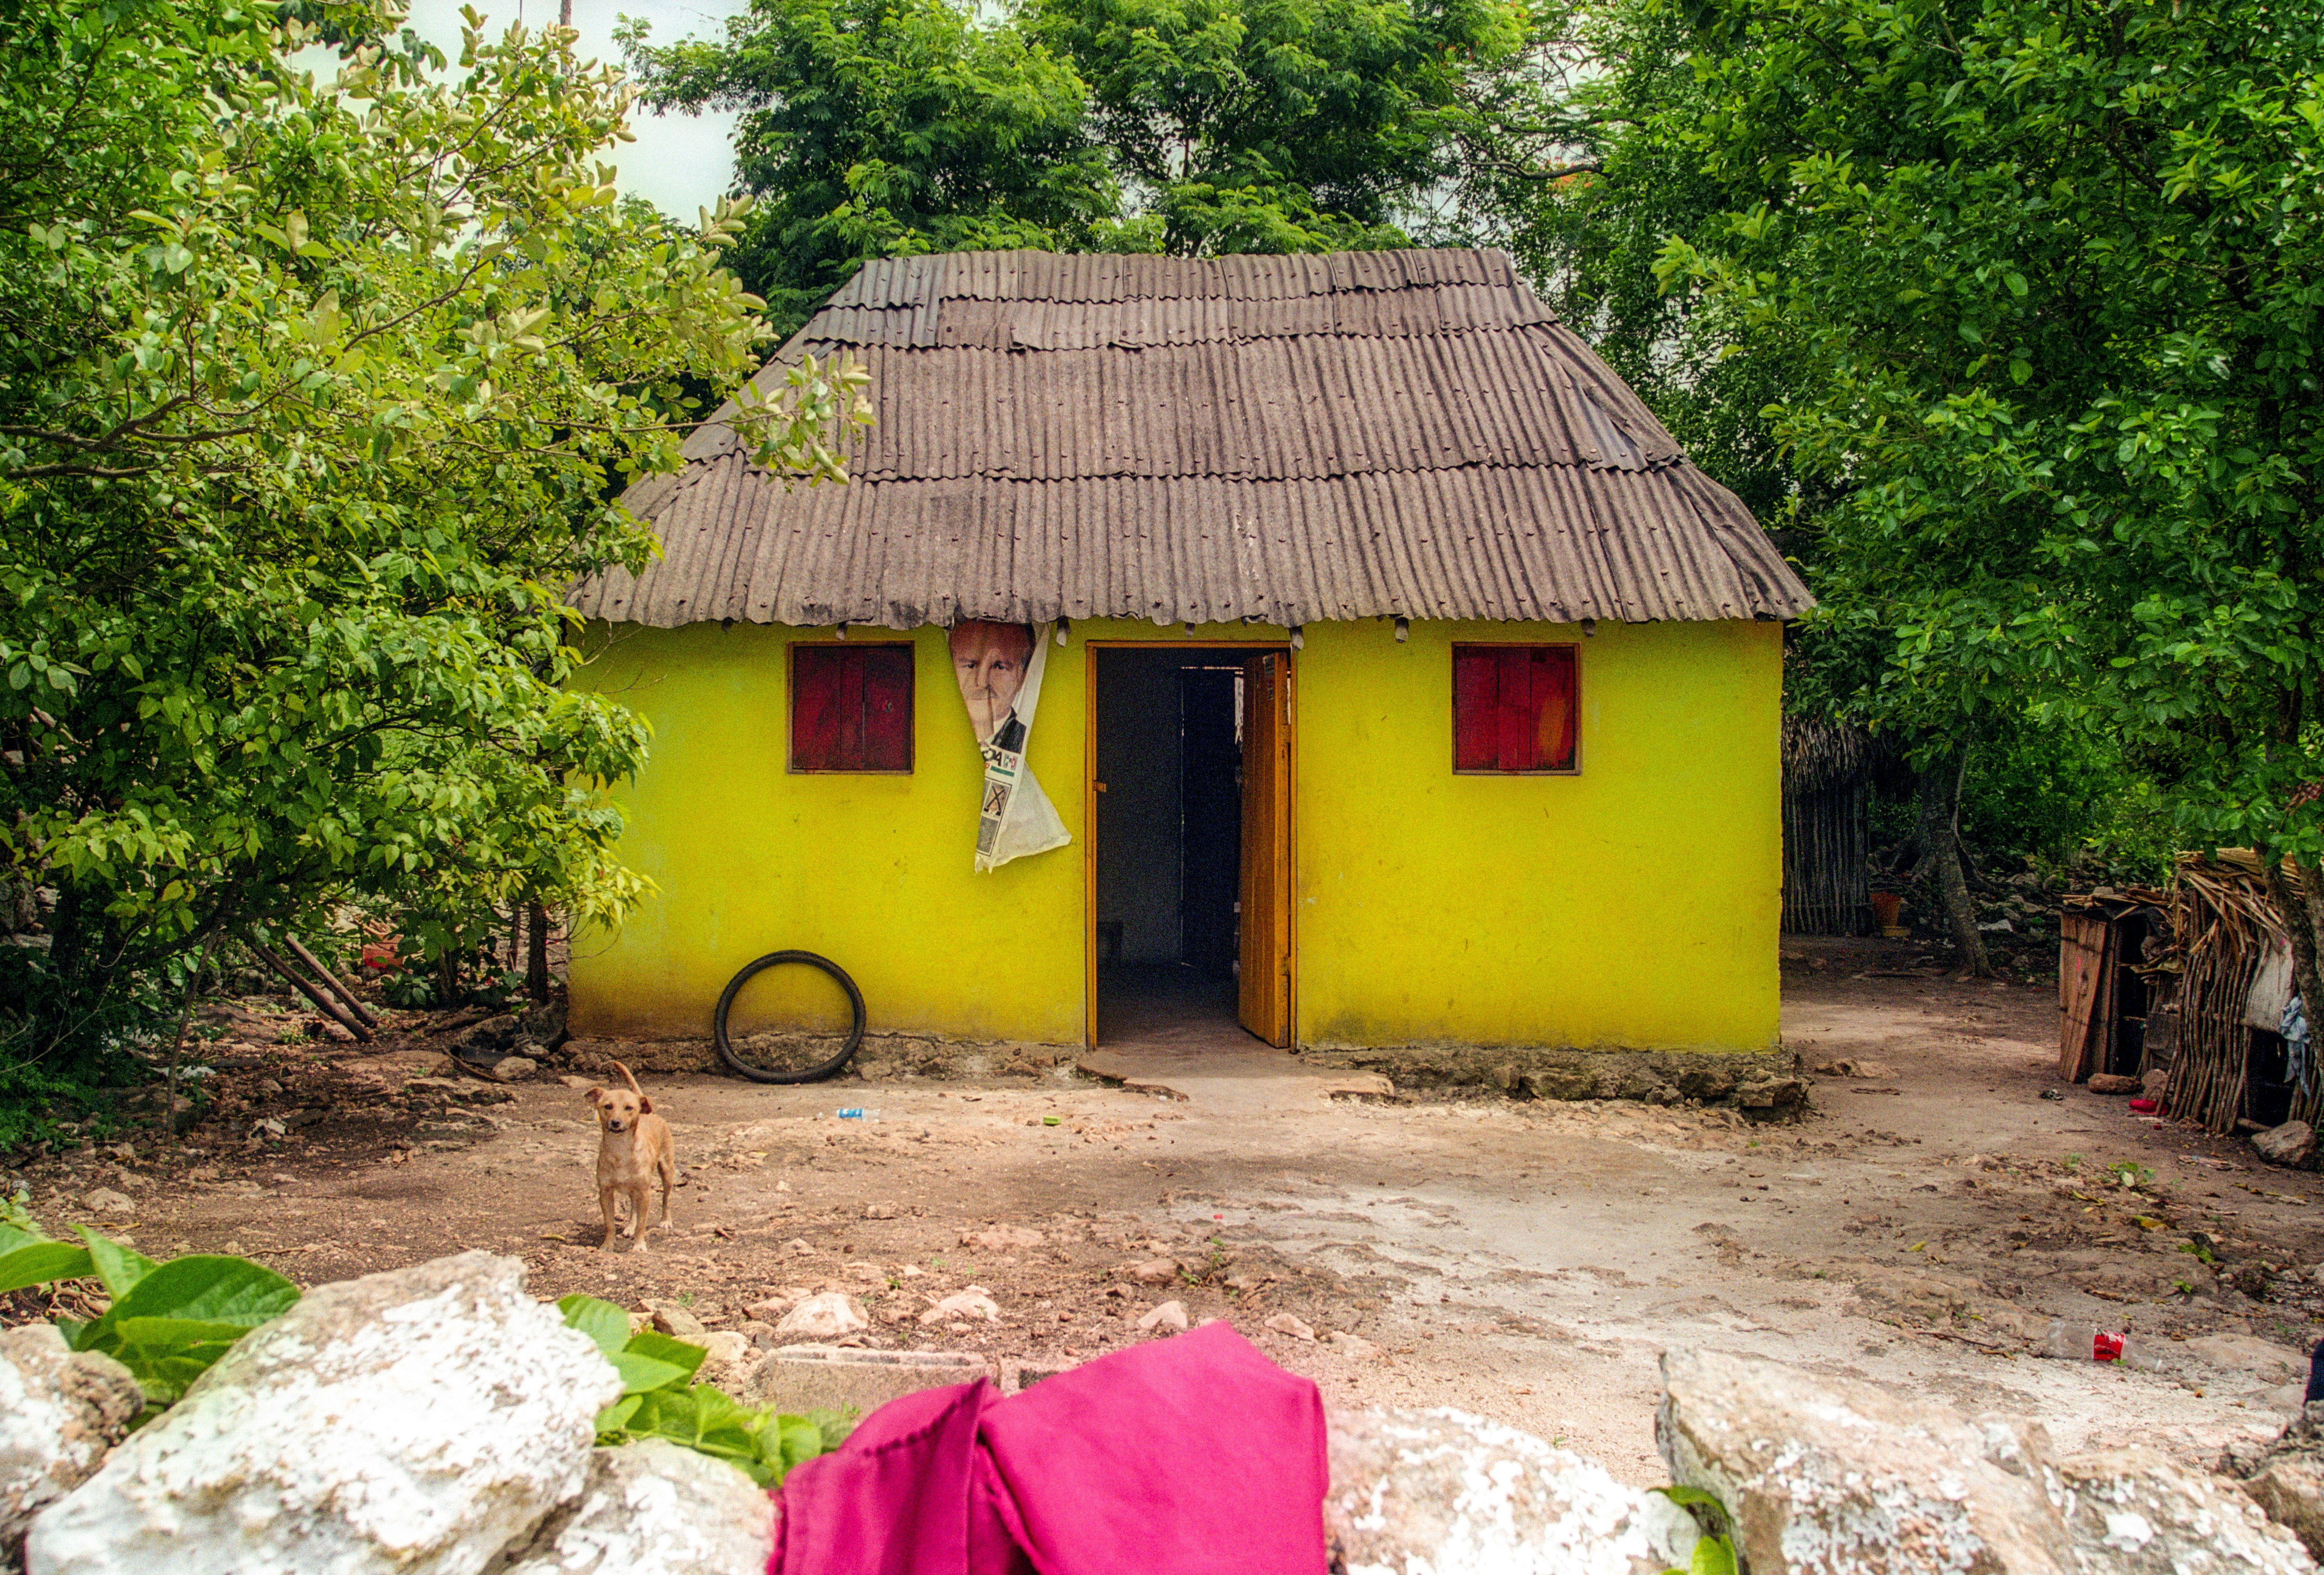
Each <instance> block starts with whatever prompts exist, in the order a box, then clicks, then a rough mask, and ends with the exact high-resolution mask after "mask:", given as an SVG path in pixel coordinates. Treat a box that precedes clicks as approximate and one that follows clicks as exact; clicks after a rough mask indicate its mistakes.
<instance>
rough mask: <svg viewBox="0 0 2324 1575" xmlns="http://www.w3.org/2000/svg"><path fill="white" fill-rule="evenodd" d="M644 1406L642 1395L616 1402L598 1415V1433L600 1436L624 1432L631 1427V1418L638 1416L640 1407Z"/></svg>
mask: <svg viewBox="0 0 2324 1575" xmlns="http://www.w3.org/2000/svg"><path fill="white" fill-rule="evenodd" d="M642 1404H645V1398H644V1396H643V1395H640V1394H632V1395H628V1396H626V1397H624V1398H622V1399H620V1400H616V1401H614V1402H613V1404H611V1405H608V1406H607V1407H605V1409H604V1410H603V1411H601V1412H599V1413H597V1431H598V1432H599V1433H600V1434H604V1433H613V1432H621V1431H623V1430H625V1429H626V1428H628V1426H629V1425H630V1418H631V1417H632V1416H635V1415H636V1414H637V1411H638V1407H639V1406H640V1405H642Z"/></svg>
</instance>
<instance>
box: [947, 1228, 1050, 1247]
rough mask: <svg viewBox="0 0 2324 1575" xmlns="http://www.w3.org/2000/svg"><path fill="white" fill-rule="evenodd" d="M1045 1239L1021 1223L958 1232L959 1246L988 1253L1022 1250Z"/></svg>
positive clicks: (1039, 1243)
mask: <svg viewBox="0 0 2324 1575" xmlns="http://www.w3.org/2000/svg"><path fill="white" fill-rule="evenodd" d="M1047 1240H1048V1238H1047V1237H1045V1236H1043V1235H1042V1234H1041V1233H1040V1232H1039V1231H1037V1230H1028V1229H1027V1228H1025V1227H1024V1226H1021V1225H996V1226H993V1227H992V1228H990V1229H987V1230H964V1231H962V1232H961V1233H960V1245H961V1246H970V1247H975V1248H977V1249H978V1250H979V1251H981V1252H989V1253H1014V1252H1023V1251H1024V1250H1025V1249H1026V1248H1028V1247H1036V1246H1041V1245H1043V1244H1044V1243H1045V1242H1047Z"/></svg>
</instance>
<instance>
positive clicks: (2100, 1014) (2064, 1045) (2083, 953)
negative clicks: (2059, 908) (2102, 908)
mask: <svg viewBox="0 0 2324 1575" xmlns="http://www.w3.org/2000/svg"><path fill="white" fill-rule="evenodd" d="M2058 940H2059V945H2058V1076H2059V1077H2061V1078H2062V1079H2065V1080H2066V1081H2067V1082H2070V1083H2079V1082H2080V1081H2081V1080H2082V1079H2084V1078H2087V1077H2089V1075H2090V1073H2091V1071H2092V1070H2094V1068H2093V1064H2092V1063H2093V1062H2094V1061H2097V1059H2098V1056H2097V1050H2098V1044H2097V1040H2098V1031H2099V1030H2100V1029H2101V1027H2103V1026H2105V1025H2106V1024H2107V1020H2108V1019H2109V1018H2110V1017H2111V1016H2112V1014H2111V1013H2109V1012H2107V1010H2106V1008H2107V1005H2108V1004H2109V1003H2107V1001H2106V1000H2105V999H2104V998H2103V994H2104V992H2103V988H2102V987H2103V986H2104V985H2105V983H2106V977H2107V963H2108V962H2109V961H2111V960H2112V959H2110V958H2109V957H2108V956H2107V952H2108V950H2110V949H2111V948H2112V946H2113V944H2114V926H2113V925H2112V924H2110V923H2108V922H2107V921H2106V920H2105V918H2103V917H2102V916H2100V915H2098V914H2096V913H2066V914H2064V915H2063V916H2062V917H2061V920H2060V922H2059V926H2058Z"/></svg>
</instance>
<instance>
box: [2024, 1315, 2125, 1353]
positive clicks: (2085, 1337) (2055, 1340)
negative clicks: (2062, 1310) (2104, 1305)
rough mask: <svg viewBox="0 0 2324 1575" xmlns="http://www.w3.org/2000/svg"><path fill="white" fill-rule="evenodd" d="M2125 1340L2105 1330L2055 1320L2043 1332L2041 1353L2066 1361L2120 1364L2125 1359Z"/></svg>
mask: <svg viewBox="0 0 2324 1575" xmlns="http://www.w3.org/2000/svg"><path fill="white" fill-rule="evenodd" d="M2125 1339H2126V1336H2124V1335H2120V1334H2115V1333H2111V1332H2109V1331H2108V1330H2106V1329H2092V1328H2091V1327H2090V1326H2089V1325H2088V1324H2086V1323H2069V1322H2067V1321H2066V1320H2064V1319H2062V1318H2053V1319H2052V1320H2050V1327H2049V1328H2048V1329H2046V1330H2044V1331H2043V1336H2042V1344H2041V1346H2040V1350H2041V1354H2042V1355H2043V1356H2045V1357H2058V1358H2060V1359H2061V1360H2063V1361H2089V1362H2118V1361H2121V1360H2122V1357H2123V1342H2124V1340H2125Z"/></svg>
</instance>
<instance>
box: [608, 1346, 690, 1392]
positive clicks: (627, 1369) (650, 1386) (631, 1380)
mask: <svg viewBox="0 0 2324 1575" xmlns="http://www.w3.org/2000/svg"><path fill="white" fill-rule="evenodd" d="M606 1360H608V1361H610V1362H612V1363H613V1369H614V1371H616V1372H618V1373H620V1374H621V1376H622V1394H646V1393H648V1392H649V1391H650V1390H655V1389H661V1388H666V1387H668V1386H669V1385H672V1384H683V1383H685V1382H686V1379H687V1371H686V1369H685V1368H684V1367H679V1366H678V1364H676V1363H675V1362H658V1361H656V1360H654V1358H653V1357H641V1356H640V1355H638V1353H637V1352H635V1351H615V1352H614V1353H613V1355H612V1356H610V1357H607V1358H606Z"/></svg>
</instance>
